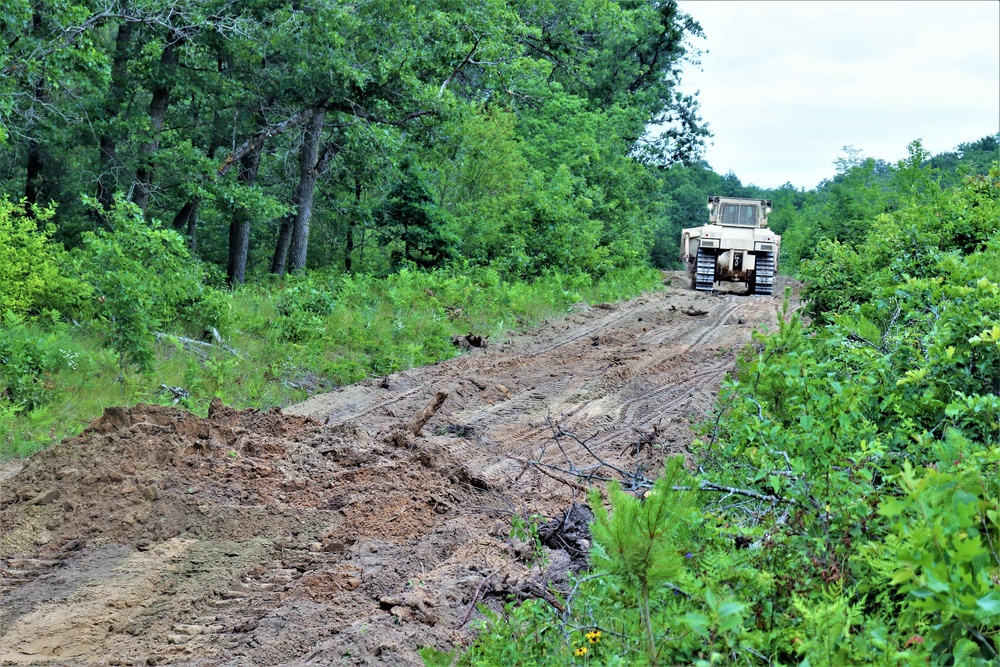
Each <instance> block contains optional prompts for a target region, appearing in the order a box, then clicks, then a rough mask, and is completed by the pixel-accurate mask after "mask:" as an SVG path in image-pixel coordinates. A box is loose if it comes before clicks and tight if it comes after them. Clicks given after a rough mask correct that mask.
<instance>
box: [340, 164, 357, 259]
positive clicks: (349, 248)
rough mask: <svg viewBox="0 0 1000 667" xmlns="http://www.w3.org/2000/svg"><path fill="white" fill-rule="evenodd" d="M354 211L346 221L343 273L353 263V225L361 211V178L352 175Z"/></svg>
mask: <svg viewBox="0 0 1000 667" xmlns="http://www.w3.org/2000/svg"><path fill="white" fill-rule="evenodd" d="M354 211H355V214H354V215H352V216H351V217H350V219H349V220H348V221H347V243H346V245H345V246H344V272H345V273H350V272H351V268H352V266H353V263H354V225H355V224H357V223H356V221H355V216H357V215H360V211H361V177H360V176H359V175H358V174H354Z"/></svg>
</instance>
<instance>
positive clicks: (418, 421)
mask: <svg viewBox="0 0 1000 667" xmlns="http://www.w3.org/2000/svg"><path fill="white" fill-rule="evenodd" d="M446 398H448V392H446V391H444V390H443V389H441V390H439V391H438V393H436V394H435V395H434V398H433V399H431V402H430V403H428V404H427V407H426V408H424V409H423V410H421V411H420V414H418V415H417V416H416V417H414V418H413V420H412V421H411V422H410V423H409V425H408V426H407V429H409V431H410V433H412V434H413V435H420V429H422V428H423V427H424V424H426V423H427V422H428V421H430V418H431V417H433V416H434V413H435V412H437V411H438V409H439V408H440V407H441V405H442V404H443V403H444V401H445V399H446Z"/></svg>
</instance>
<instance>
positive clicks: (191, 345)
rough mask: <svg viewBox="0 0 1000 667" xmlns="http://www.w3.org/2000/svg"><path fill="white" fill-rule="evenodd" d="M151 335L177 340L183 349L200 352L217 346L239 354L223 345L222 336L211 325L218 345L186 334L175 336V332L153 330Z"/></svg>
mask: <svg viewBox="0 0 1000 667" xmlns="http://www.w3.org/2000/svg"><path fill="white" fill-rule="evenodd" d="M153 335H154V336H156V337H157V338H158V339H160V340H162V339H164V338H170V339H172V340H176V341H177V342H179V343H180V344H181V345H183V346H184V349H185V350H191V349H196V350H201V351H202V352H204V351H205V350H206V349H209V348H211V349H216V348H219V349H223V350H225V351H226V352H229V353H230V354H233V355H235V356H237V357H239V356H240V353H239V352H237V351H236V350H234V349H233V348H231V347H229V346H228V345H225V344H224V343H222V342H221V341H222V336H220V335H219V332H218V331H216V329H215V327H212V336H213V338H215V339H216V340H217V341H220V343H219V344H218V345H213V344H212V343H206V342H205V341H203V340H195V339H194V338H188V337H186V336H177V335H175V334H168V333H163V332H162V331H154V332H153Z"/></svg>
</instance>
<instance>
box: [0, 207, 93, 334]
mask: <svg viewBox="0 0 1000 667" xmlns="http://www.w3.org/2000/svg"><path fill="white" fill-rule="evenodd" d="M32 210H33V212H34V216H35V217H32V216H31V215H29V214H27V212H26V211H25V208H24V204H23V203H14V202H11V201H10V200H9V199H7V198H3V199H0V317H5V318H7V319H11V318H15V319H17V318H21V317H29V318H32V317H36V316H38V315H41V314H42V313H43V312H46V311H50V312H54V313H60V314H67V313H69V312H70V311H72V310H75V309H77V308H79V307H80V305H81V304H82V303H84V302H85V301H86V300H87V298H88V295H89V291H88V289H87V286H86V285H85V284H84V283H82V282H80V281H79V280H77V279H75V278H72V277H67V276H66V275H65V269H66V263H67V262H66V253H65V251H63V249H62V246H61V245H59V244H58V243H55V242H53V241H52V240H51V238H50V237H51V236H52V234H53V233H54V232H55V228H54V227H53V226H52V225H51V224H49V221H50V220H51V219H52V216H53V215H54V214H55V211H54V210H53V209H51V208H42V207H40V206H35V207H33V209H32ZM39 227H41V228H39Z"/></svg>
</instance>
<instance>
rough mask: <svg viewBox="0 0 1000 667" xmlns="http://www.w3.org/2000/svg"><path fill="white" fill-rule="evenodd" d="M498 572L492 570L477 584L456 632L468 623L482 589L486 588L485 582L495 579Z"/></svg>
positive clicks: (498, 569) (456, 627) (497, 570)
mask: <svg viewBox="0 0 1000 667" xmlns="http://www.w3.org/2000/svg"><path fill="white" fill-rule="evenodd" d="M499 571H500V568H497V569H495V570H493V571H492V572H490V573H489V574H488V575H487V576H486V578H485V579H483V580H482V581H480V582H479V586H477V587H476V592H475V593H473V594H472V601H471V602H470V603H469V608H468V609H467V610H466V612H465V615H464V616H463V617H462V620H461V622H459V624H458V625H456V626H455V629H456V630H458V629H459V628H461V627H462V626H463V625H465V624H466V623H468V622H469V617H471V616H472V610H473V609H475V608H476V602H478V601H479V595H480V593H482V592H483V588H484V587H485V586H486V584H487V582H489V580H490V579H492V578H493V577H495V576H496V575H497V573H498V572H499Z"/></svg>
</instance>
